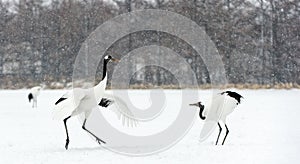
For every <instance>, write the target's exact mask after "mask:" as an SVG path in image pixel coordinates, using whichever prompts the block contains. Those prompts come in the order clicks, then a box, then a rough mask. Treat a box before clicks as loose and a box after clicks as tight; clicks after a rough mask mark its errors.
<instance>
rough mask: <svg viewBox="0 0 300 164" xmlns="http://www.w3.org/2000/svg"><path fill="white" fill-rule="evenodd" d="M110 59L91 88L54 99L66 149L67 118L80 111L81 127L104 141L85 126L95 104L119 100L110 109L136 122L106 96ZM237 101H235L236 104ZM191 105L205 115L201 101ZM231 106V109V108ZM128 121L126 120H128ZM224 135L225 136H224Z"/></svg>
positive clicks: (128, 113)
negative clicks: (81, 115) (97, 81)
mask: <svg viewBox="0 0 300 164" xmlns="http://www.w3.org/2000/svg"><path fill="white" fill-rule="evenodd" d="M111 61H112V62H118V61H119V60H118V59H115V58H113V57H111V56H110V55H108V56H105V57H104V60H103V76H102V80H101V81H100V82H99V83H98V84H97V85H96V86H94V87H93V88H89V89H83V88H75V89H73V90H72V91H70V92H67V93H66V94H64V95H63V96H62V97H60V98H59V99H58V100H57V101H56V103H55V107H54V113H53V114H54V115H53V116H54V118H55V119H59V120H60V119H63V122H64V126H65V130H66V134H67V139H66V143H65V148H66V149H68V145H69V142H70V140H69V134H68V128H67V120H68V119H69V118H71V117H73V116H76V115H79V114H81V113H84V121H83V125H82V128H83V129H84V130H85V131H87V132H88V133H89V134H91V135H92V136H94V137H95V139H96V141H97V142H98V143H99V144H105V143H106V142H105V141H103V140H102V139H100V138H99V137H97V136H96V135H95V134H93V133H92V132H91V131H90V130H88V129H87V128H86V127H85V125H86V121H87V119H88V117H89V115H90V114H91V112H92V109H93V108H94V107H95V106H97V104H98V105H99V106H101V107H108V106H110V105H111V104H113V103H114V101H118V102H120V104H123V106H122V108H119V109H118V110H112V111H114V112H115V114H117V115H118V116H119V118H120V115H121V116H122V117H123V118H125V119H128V120H129V121H131V122H135V123H136V122H137V120H135V119H134V117H133V114H132V113H131V112H130V110H129V109H128V107H127V106H126V103H124V102H122V100H120V99H118V98H116V97H113V96H108V95H107V94H106V93H105V88H106V83H107V64H108V63H109V62H111ZM221 95H224V96H225V95H226V96H230V97H232V96H233V98H234V99H235V100H237V99H238V101H237V102H238V103H240V97H242V96H240V95H239V94H237V93H235V92H230V91H227V92H223V93H221ZM238 103H236V105H237V104H238ZM191 105H195V106H198V107H200V114H201V115H200V118H201V119H205V116H203V110H204V106H203V105H202V104H201V102H198V103H195V104H191ZM234 107H235V106H234ZM234 107H233V108H234ZM231 108H232V107H231ZM233 108H232V109H231V110H233ZM225 118H226V117H225ZM123 120H124V119H123ZM129 121H127V122H129ZM224 123H225V121H224ZM218 125H219V127H220V124H219V123H218ZM225 127H226V130H227V133H226V136H227V134H228V132H229V131H228V128H227V126H226V124H225ZM220 133H221V127H220V132H219V136H220ZM219 136H218V139H219ZM226 136H225V138H226ZM225 138H224V141H225ZM224 141H223V144H224ZM217 142H218V141H217Z"/></svg>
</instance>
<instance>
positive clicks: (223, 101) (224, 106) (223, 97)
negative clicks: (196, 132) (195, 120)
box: [190, 91, 243, 145]
mask: <svg viewBox="0 0 300 164" xmlns="http://www.w3.org/2000/svg"><path fill="white" fill-rule="evenodd" d="M217 96H219V97H215V98H213V100H212V102H211V103H213V104H216V106H217V107H218V108H221V110H222V112H221V115H220V116H219V118H220V119H219V120H218V126H219V134H218V138H217V141H216V145H217V144H218V141H219V137H220V134H221V131H222V127H221V125H220V121H222V122H223V123H224V125H225V128H226V134H225V137H224V139H223V142H222V145H224V142H225V140H226V137H227V135H228V133H229V130H228V127H227V125H226V117H227V116H228V115H229V114H230V113H232V112H233V110H234V108H235V107H236V106H237V105H238V104H240V103H241V98H243V97H242V96H241V95H240V94H238V93H236V92H232V91H225V92H222V93H220V94H219V95H217ZM219 104H220V105H219ZM190 105H191V106H197V107H199V108H200V112H199V117H200V119H202V120H205V119H206V117H207V114H208V111H207V110H205V109H204V105H203V104H201V102H200V101H199V102H197V103H194V104H190ZM213 114H215V113H213ZM215 117H218V116H215Z"/></svg>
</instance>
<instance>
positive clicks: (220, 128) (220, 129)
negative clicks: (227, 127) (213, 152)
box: [216, 122, 222, 145]
mask: <svg viewBox="0 0 300 164" xmlns="http://www.w3.org/2000/svg"><path fill="white" fill-rule="evenodd" d="M218 126H219V134H218V138H217V142H216V145H217V144H218V141H219V137H220V134H221V131H222V127H221V125H220V123H219V122H218Z"/></svg>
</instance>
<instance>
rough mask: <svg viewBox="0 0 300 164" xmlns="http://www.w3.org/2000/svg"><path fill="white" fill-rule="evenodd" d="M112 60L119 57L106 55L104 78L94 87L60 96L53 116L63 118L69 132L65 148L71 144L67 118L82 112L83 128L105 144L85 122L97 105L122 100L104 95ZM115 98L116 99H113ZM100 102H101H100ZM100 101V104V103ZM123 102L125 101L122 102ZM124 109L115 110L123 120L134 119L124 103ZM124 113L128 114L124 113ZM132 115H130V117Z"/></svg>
mask: <svg viewBox="0 0 300 164" xmlns="http://www.w3.org/2000/svg"><path fill="white" fill-rule="evenodd" d="M110 61H114V62H117V61H118V59H115V58H113V57H111V56H109V55H108V56H105V57H104V64H103V77H102V80H101V81H100V82H99V83H98V84H97V85H96V86H94V87H93V88H89V89H83V88H74V89H73V90H72V91H70V92H67V93H66V94H64V95H63V96H62V97H61V98H59V99H58V100H57V101H56V103H55V107H54V113H53V118H54V119H59V120H60V119H63V122H64V126H65V130H66V134H67V139H66V144H65V148H66V149H68V145H69V134H68V128H67V120H68V119H69V118H71V117H73V116H76V115H79V114H81V113H84V117H85V119H84V122H83V125H82V128H83V129H84V130H85V131H87V132H88V133H89V134H91V135H92V136H93V137H95V138H96V141H97V142H98V143H99V144H101V143H103V144H105V143H106V142H105V141H103V140H101V139H100V138H98V137H97V136H96V135H94V134H93V133H92V132H91V131H89V130H88V129H86V127H85V124H86V121H87V119H88V117H89V115H90V114H91V112H92V109H93V108H94V107H96V106H97V105H99V106H102V107H108V106H109V105H111V104H112V103H113V102H114V101H120V99H114V98H107V97H104V96H106V95H107V94H106V93H104V92H105V88H106V83H107V71H106V70H107V64H108V62H110ZM111 99H114V100H111ZM99 102H100V103H99ZM98 103H99V104H98ZM120 103H121V104H122V103H123V104H124V102H120ZM123 107H125V108H123V109H121V110H123V111H116V110H115V111H114V112H115V113H116V114H118V116H119V118H120V115H122V116H123V120H124V118H125V119H129V120H130V121H132V120H131V119H132V117H131V116H132V114H131V112H130V111H129V109H127V108H126V107H127V106H126V105H125V106H124V105H123ZM123 114H126V116H125V115H123ZM128 116H130V117H128Z"/></svg>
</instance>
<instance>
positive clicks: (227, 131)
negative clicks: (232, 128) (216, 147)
mask: <svg viewBox="0 0 300 164" xmlns="http://www.w3.org/2000/svg"><path fill="white" fill-rule="evenodd" d="M225 128H226V135H225V137H224V140H223V142H222V145H224V142H225V140H226V137H227V135H228V133H229V130H228V128H227V125H226V124H225Z"/></svg>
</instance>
